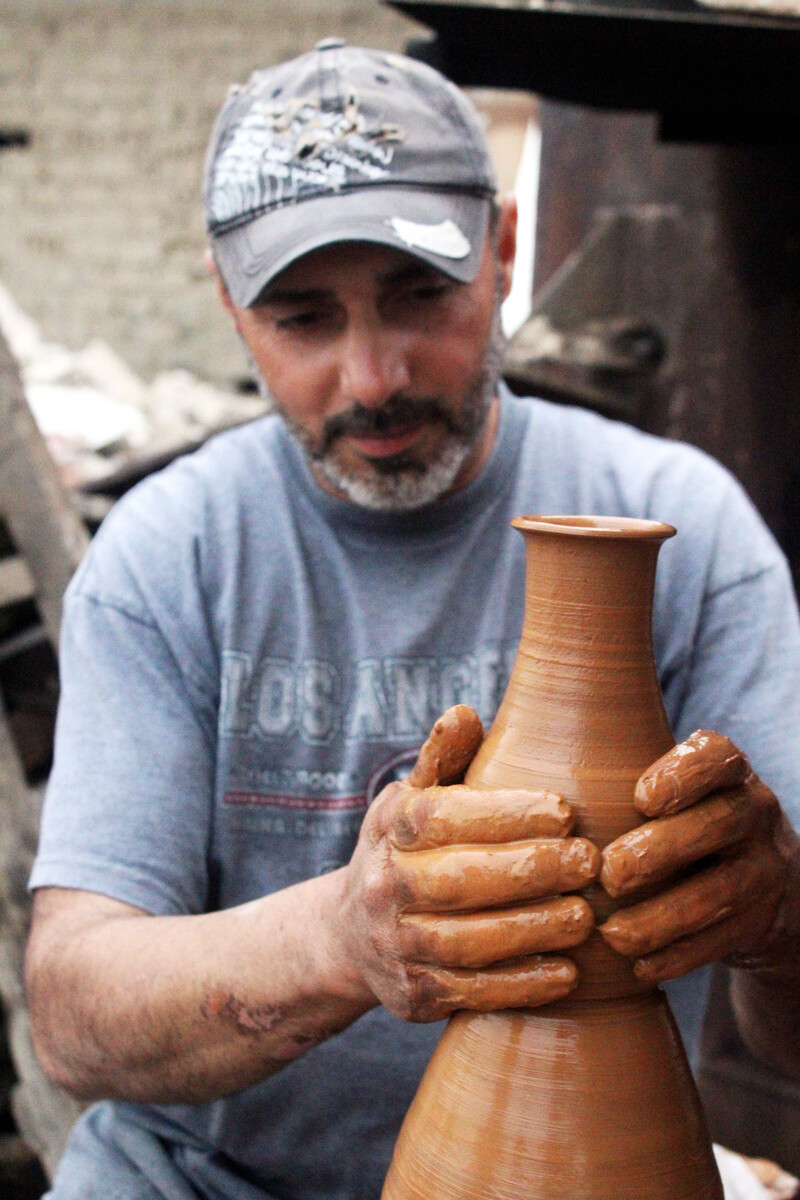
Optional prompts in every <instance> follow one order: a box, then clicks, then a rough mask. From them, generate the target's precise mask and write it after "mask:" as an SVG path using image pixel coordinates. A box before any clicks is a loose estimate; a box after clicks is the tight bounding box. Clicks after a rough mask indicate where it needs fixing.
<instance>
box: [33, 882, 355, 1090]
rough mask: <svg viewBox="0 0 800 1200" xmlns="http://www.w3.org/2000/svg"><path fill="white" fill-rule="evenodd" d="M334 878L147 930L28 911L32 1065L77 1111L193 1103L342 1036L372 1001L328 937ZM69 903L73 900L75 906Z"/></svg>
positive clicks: (135, 923)
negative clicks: (76, 1102) (109, 1102)
mask: <svg viewBox="0 0 800 1200" xmlns="http://www.w3.org/2000/svg"><path fill="white" fill-rule="evenodd" d="M340 877H341V872H333V873H331V874H330V875H327V876H322V877H320V878H317V879H313V880H309V881H307V882H304V883H302V884H298V885H296V886H295V887H292V888H288V889H286V890H285V891H281V892H278V893H275V894H273V895H270V896H267V897H264V898H263V899H260V900H257V901H254V902H252V903H250V904H246V905H243V906H241V907H239V908H234V909H230V910H227V911H223V912H218V913H210V914H206V915H202V916H186V917H153V916H149V915H144V914H139V913H138V911H137V910H135V909H130V908H128V906H126V905H119V904H117V903H116V902H115V901H112V900H104V898H102V897H97V896H88V897H87V903H86V904H85V905H81V903H80V902H78V904H77V906H76V905H75V904H72V905H71V908H70V912H69V915H68V919H66V920H64V921H62V922H61V924H60V925H59V926H58V928H57V935H58V936H57V938H56V939H55V940H54V938H53V931H52V924H51V927H50V930H49V931H48V936H47V938H46V939H45V938H39V937H37V923H38V924H40V925H44V926H45V927H46V926H47V924H48V913H47V908H48V904H50V903H52V902H56V903H57V901H58V897H59V893H58V890H53V891H52V892H48V891H45V892H44V893H41V894H40V895H39V896H38V897H37V907H38V908H39V909H40V910H43V911H40V912H39V914H38V917H37V922H35V924H34V933H33V936H32V938H31V945H30V948H29V955H28V964H27V981H28V991H29V999H30V1005H31V1019H32V1029H33V1033H34V1038H35V1041H36V1046H37V1051H38V1053H39V1056H40V1058H41V1059H42V1061H43V1064H44V1066H45V1068H46V1070H47V1072H48V1074H50V1075H51V1076H52V1077H53V1078H54V1079H55V1080H56V1081H57V1082H58V1083H60V1084H61V1085H62V1086H63V1087H65V1088H66V1090H68V1091H69V1092H71V1093H72V1094H73V1095H77V1096H79V1097H80V1098H82V1099H95V1098H100V1097H114V1098H124V1099H128V1100H141V1101H150V1102H160V1103H177V1102H189V1103H198V1102H202V1101H206V1100H210V1099H214V1098H216V1097H218V1096H221V1095H224V1094H226V1093H229V1092H232V1091H236V1090H239V1089H241V1088H244V1087H247V1086H249V1085H251V1084H254V1083H256V1082H257V1081H258V1080H260V1079H262V1078H264V1077H266V1076H268V1075H271V1074H273V1073H275V1072H276V1071H278V1070H280V1069H281V1068H282V1067H283V1066H284V1065H285V1064H286V1063H287V1062H289V1061H291V1060H292V1059H294V1058H296V1057H298V1056H299V1055H301V1054H303V1053H304V1052H305V1051H307V1050H308V1049H310V1048H311V1047H312V1046H314V1045H317V1044H318V1043H320V1042H322V1041H325V1040H326V1039H327V1038H328V1037H331V1036H332V1035H333V1034H335V1033H338V1032H339V1031H340V1030H342V1029H344V1028H345V1027H346V1026H347V1025H349V1024H350V1023H351V1022H352V1021H354V1020H355V1019H357V1018H358V1017H359V1016H360V1015H361V1014H362V1013H364V1012H365V1011H366V1010H367V1009H368V1008H370V1007H372V1006H373V1005H374V1003H375V999H374V997H373V996H372V994H371V993H370V992H369V990H368V989H367V987H366V985H365V984H364V983H363V981H362V979H361V978H360V976H359V975H358V974H357V972H355V970H353V969H352V968H351V966H350V965H349V963H348V962H347V959H346V956H345V955H344V954H343V953H342V952H341V950H340V948H339V943H338V941H337V939H336V937H335V935H334V934H333V933H332V930H333V928H334V926H335V917H336V915H337V913H338V912H339V911H340V910H341V906H342V895H341V878H340ZM72 897H73V900H74V899H75V898H76V897H77V898H80V897H81V893H77V894H76V893H73V894H72Z"/></svg>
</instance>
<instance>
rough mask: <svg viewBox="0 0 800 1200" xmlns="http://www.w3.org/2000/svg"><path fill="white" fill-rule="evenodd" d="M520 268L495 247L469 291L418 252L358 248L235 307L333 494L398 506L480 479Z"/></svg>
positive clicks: (346, 247)
mask: <svg viewBox="0 0 800 1200" xmlns="http://www.w3.org/2000/svg"><path fill="white" fill-rule="evenodd" d="M512 241H513V235H512ZM512 255H513V251H512ZM507 274H508V273H507V272H506V271H505V269H504V263H503V261H502V254H500V255H498V252H496V250H495V248H494V246H492V245H488V244H487V248H486V251H485V254H484V259H483V263H482V265H481V269H480V271H479V273H478V276H477V277H476V279H475V280H474V281H473V282H472V283H470V284H459V283H455V282H454V281H452V280H451V279H449V278H448V277H447V276H445V275H442V274H441V273H440V272H438V271H436V270H435V269H433V268H432V267H429V266H426V265H425V264H422V263H420V262H419V261H418V260H417V259H414V258H412V257H411V256H410V255H406V254H403V253H401V252H399V251H396V250H393V249H391V248H389V247H385V246H378V245H371V244H368V243H362V242H350V243H341V244H337V245H333V246H329V247H325V248H324V249H321V250H318V251H315V252H313V253H311V254H309V255H307V256H306V257H304V258H302V259H300V260H298V261H297V262H296V263H294V264H292V265H291V266H290V267H288V268H287V269H286V270H285V271H283V272H282V273H281V274H280V275H279V276H278V277H277V278H276V279H275V280H273V282H272V284H270V286H269V287H268V288H267V290H266V292H265V293H264V294H263V295H262V297H261V298H260V300H259V303H258V304H257V305H255V306H253V307H252V308H249V309H241V308H235V307H233V306H231V305H230V301H228V306H229V307H230V308H231V310H232V313H233V316H234V320H235V322H236V325H237V328H238V330H239V332H240V334H241V336H242V338H243V340H244V342H245V345H246V347H247V349H248V351H249V353H250V355H251V357H252V360H253V363H254V365H255V367H256V369H257V371H258V372H259V374H260V375H261V377H262V379H263V381H264V384H265V385H266V387H267V389H268V391H269V394H270V396H271V398H272V399H273V401H274V403H275V406H276V408H277V409H278V410H279V412H280V413H281V414H282V415H283V417H284V419H285V420H286V422H287V424H288V425H289V427H290V429H291V430H292V431H293V432H294V433H295V435H296V436H297V437H298V439H299V440H300V442H301V443H302V445H303V447H304V449H305V451H306V453H307V454H308V456H309V459H310V461H311V464H312V468H313V469H314V472H315V474H316V476H317V478H318V480H319V481H320V483H321V484H322V486H323V487H325V488H326V490H328V491H330V492H332V493H334V494H338V495H344V496H346V497H347V498H348V499H350V500H352V501H354V502H355V503H358V504H361V505H364V506H365V507H369V508H378V509H386V510H395V511H398V510H403V509H412V508H417V507H419V506H420V505H422V504H426V503H428V502H430V501H431V500H435V499H437V498H439V497H440V496H443V495H446V494H447V493H449V492H451V491H453V490H455V489H456V488H458V487H461V486H463V485H464V484H465V483H466V482H468V481H469V479H471V478H472V477H473V476H474V475H475V474H477V472H478V471H479V470H480V467H481V466H482V465H483V462H484V461H485V459H486V457H487V456H488V452H489V449H490V448H491V442H492V439H493V434H494V424H493V421H487V417H488V415H489V413H490V410H491V408H492V402H493V399H494V396H495V388H496V383H497V376H498V372H499V359H500V349H501V342H502V339H501V334H500V327H499V304H500V300H501V299H502V296H503V294H504V292H505V290H506V287H507Z"/></svg>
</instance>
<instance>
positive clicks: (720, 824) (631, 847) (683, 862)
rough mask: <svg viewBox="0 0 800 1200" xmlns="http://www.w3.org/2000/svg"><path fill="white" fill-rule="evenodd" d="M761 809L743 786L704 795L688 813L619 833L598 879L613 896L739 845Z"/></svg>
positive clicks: (657, 880)
mask: <svg viewBox="0 0 800 1200" xmlns="http://www.w3.org/2000/svg"><path fill="white" fill-rule="evenodd" d="M760 818H761V812H760V809H759V807H758V806H757V805H755V804H754V803H753V802H752V797H751V795H750V793H749V791H748V790H747V789H746V788H744V787H737V788H731V789H729V790H728V791H727V792H722V793H721V794H719V795H715V796H712V797H711V798H710V799H708V800H701V801H700V802H699V803H698V804H696V805H695V806H694V807H693V808H689V809H687V810H686V811H685V812H679V813H675V815H674V816H671V817H658V818H657V819H656V820H655V821H648V822H647V823H646V824H644V825H639V826H638V827H637V828H636V829H632V830H631V831H630V833H625V834H623V835H622V837H619V838H617V840H616V841H614V842H612V843H611V845H610V846H606V848H605V850H604V851H603V867H602V870H601V872H600V882H601V883H602V885H603V887H604V888H605V890H606V891H607V892H608V894H609V896H613V897H614V898H615V899H616V898H617V897H619V896H627V895H630V894H632V893H634V892H637V891H640V890H641V889H643V888H648V887H652V886H653V885H654V884H657V883H660V882H662V881H663V880H664V879H668V878H669V876H670V875H673V874H675V872H677V871H680V870H682V869H683V868H684V867H687V866H689V865H690V864H691V863H694V862H698V861H699V860H700V859H701V858H705V856H706V855H708V854H714V853H716V852H717V851H719V850H724V849H726V848H727V847H729V846H732V845H735V844H736V843H737V842H739V841H741V840H742V838H743V837H746V836H747V834H749V833H750V832H752V830H753V829H754V828H755V827H756V825H757V823H758V821H759V820H760Z"/></svg>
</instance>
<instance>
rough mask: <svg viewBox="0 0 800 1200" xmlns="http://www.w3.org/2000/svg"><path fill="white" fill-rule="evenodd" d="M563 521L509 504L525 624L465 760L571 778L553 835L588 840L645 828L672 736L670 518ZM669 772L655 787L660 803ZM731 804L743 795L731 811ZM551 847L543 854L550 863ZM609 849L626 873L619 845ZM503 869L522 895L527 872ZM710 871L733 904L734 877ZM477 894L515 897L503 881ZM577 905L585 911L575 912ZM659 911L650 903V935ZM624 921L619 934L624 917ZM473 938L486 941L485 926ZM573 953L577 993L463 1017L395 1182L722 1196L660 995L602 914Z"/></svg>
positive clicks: (469, 884)
mask: <svg viewBox="0 0 800 1200" xmlns="http://www.w3.org/2000/svg"><path fill="white" fill-rule="evenodd" d="M569 520H570V519H569V518H552V519H548V520H547V522H546V523H545V524H546V526H547V527H546V528H543V527H542V525H541V524H540V523H539V522H537V521H536V519H533V518H530V519H529V518H522V519H520V521H519V522H515V524H517V525H518V527H520V528H521V529H522V531H523V532H524V533H525V536H526V542H527V554H528V571H527V591H526V612H525V622H524V627H523V633H522V637H521V640H520V646H519V652H518V656H517V660H516V663H515V666H514V670H513V672H512V676H511V679H510V682H509V685H508V690H507V692H506V695H505V698H504V700H503V703H502V705H501V707H500V710H499V712H498V715H497V718H496V720H495V722H494V724H493V726H492V728H491V729H490V730H489V732H488V734H487V735H486V737H485V739H484V741H483V743H482V744H481V746H480V749H479V750H478V752H477V754H476V756H475V758H474V760H473V762H472V765H471V766H470V768H469V770H468V772H467V775H466V778H465V782H466V784H467V785H468V786H469V787H470V788H474V789H477V790H479V791H493V792H494V791H495V790H496V789H506V791H507V792H508V794H515V793H516V792H518V791H523V792H525V791H529V792H531V793H536V794H537V795H541V794H542V793H545V794H546V793H556V794H557V795H560V796H562V797H563V798H564V799H565V800H567V801H568V802H569V805H570V807H571V809H572V811H573V812H574V814H575V824H574V827H573V829H572V831H571V834H564V833H561V834H560V835H559V837H558V838H557V839H555V844H558V845H560V846H561V847H562V853H563V845H564V842H565V841H566V842H567V843H570V842H571V843H573V844H574V845H575V846H576V847H583V846H585V845H586V844H587V842H585V841H584V839H588V841H589V842H590V843H592V844H594V845H595V846H597V847H599V848H600V849H601V850H602V849H603V848H605V847H606V846H608V845H609V844H610V843H611V842H614V841H615V840H616V839H617V838H619V837H620V836H621V835H625V834H627V835H628V836H629V837H635V831H636V830H637V829H638V827H639V826H640V825H641V824H642V820H643V817H642V813H641V812H640V811H638V810H637V806H636V804H635V803H634V793H635V789H636V784H637V781H638V780H639V777H640V776H641V775H642V773H643V772H644V771H645V770H646V768H647V767H648V766H649V764H651V763H653V762H654V761H655V760H656V759H658V758H660V757H661V756H663V755H665V754H667V753H668V752H669V751H670V749H671V748H672V746H673V738H672V733H671V730H670V728H669V724H668V721H667V717H666V714H665V712H664V708H663V703H662V700H661V693H660V689H659V686H658V680H657V676H656V670H655V664H654V661H653V653H652V644H651V614H652V594H653V583H654V576H655V565H656V557H657V554H658V548H659V545H660V542H661V541H663V539H664V538H665V537H667V536H670V535H671V533H672V530H671V529H669V527H666V526H657V525H655V524H653V523H647V522H631V521H628V522H625V521H619V522H615V520H614V519H601V520H600V522H599V526H598V524H597V523H593V521H592V519H587V518H582V519H580V525H579V527H578V528H577V529H576V530H574V531H573V530H570V528H569V527H568V522H569ZM553 523H556V526H557V527H556V528H553ZM708 752H709V753H710V754H712V755H713V754H716V755H718V754H719V752H720V748H719V747H718V746H716V745H713V744H711V745H710V746H709V751H708ZM736 769H738V768H736ZM699 774H700V775H702V769H701V770H700V771H699ZM732 782H735V780H733V781H732ZM664 786H665V785H663V784H661V785H660V788H659V789H656V790H657V791H659V795H658V796H657V797H656V799H655V800H654V801H653V799H652V797H650V800H649V801H646V802H651V801H652V802H653V803H655V804H662V803H664V801H663V799H662V796H661V794H660V792H661V789H663V788H664ZM645 791H647V785H646V784H645ZM666 791H667V793H668V792H669V788H668V787H667V788H666ZM669 800H670V797H669V795H667V798H666V803H667V804H668V803H669ZM714 802H715V801H714V800H711V801H709V803H714ZM680 815H681V816H685V815H687V814H680ZM667 819H672V818H667ZM736 819H737V804H736V799H735V795H734V796H731V795H730V794H729V795H728V796H726V798H725V800H724V802H723V803H722V806H721V808H720V813H719V821H720V823H721V824H723V825H729V824H730V823H731V822H735V821H736ZM631 831H634V832H633V833H632V832H631ZM700 836H701V835H700V834H699V833H698V838H699V837H700ZM486 849H487V848H486V847H484V848H483V850H484V851H486ZM507 852H508V853H510V854H511V855H512V856H513V854H514V850H513V847H511V848H507ZM548 852H549V851H548V849H547V848H546V847H545V848H544V849H543V850H542V852H541V853H542V860H541V862H537V863H536V869H540V868H541V869H543V870H545V871H546V865H547V855H548ZM423 853H429V854H431V855H434V856H435V855H436V854H437V853H438V851H437V850H435V849H431V850H429V851H427V852H423ZM582 854H583V851H582V850H580V851H579V852H578V857H579V858H580V856H581V855H582ZM523 860H525V862H530V859H529V858H527V856H526V855H523V856H521V859H520V864H519V866H520V870H523V871H524V869H525V866H524V865H523ZM432 861H433V860H432ZM612 867H613V870H616V872H617V874H618V875H619V876H620V878H621V879H622V880H623V887H624V878H625V853H624V848H623V853H621V855H620V858H619V861H618V862H616V863H615V864H612ZM613 870H612V873H613ZM655 870H656V873H657V871H658V866H657V865H656V868H655ZM561 878H562V881H563V876H561ZM543 880H544V876H543ZM462 883H463V884H465V885H466V888H465V890H464V892H463V895H464V898H465V899H466V896H467V895H468V894H469V893H470V890H471V889H472V888H473V887H477V888H479V889H480V888H482V887H483V886H484V881H482V880H481V879H480V878H478V877H469V878H466V877H465V879H464V880H463V881H461V882H459V881H457V880H455V879H453V880H450V881H448V882H447V885H446V887H445V892H446V898H447V902H448V903H452V901H453V898H454V897H456V898H458V896H459V895H460V894H461V893H460V892H459V888H460V887H461V886H462ZM505 886H507V887H508V888H509V897H508V901H507V902H513V901H512V896H511V894H510V893H511V892H513V886H512V885H510V884H507V885H505ZM543 886H544V882H543ZM714 886H715V887H716V888H717V891H718V893H719V897H720V903H724V894H725V889H726V883H725V879H724V878H722V879H719V880H717V881H716V882H715V885H714ZM492 888H494V882H493V883H492ZM444 894H445V893H443V898H444ZM562 899H563V900H565V901H566V900H569V899H570V898H569V897H563V898H562ZM579 899H583V900H584V903H585V904H586V905H587V908H589V909H590V910H591V913H592V915H593V918H594V919H595V920H596V921H597V922H598V923H605V926H606V927H607V926H608V924H609V922H613V921H614V920H615V908H616V903H615V900H614V899H613V898H612V897H610V896H609V895H608V893H607V892H606V891H605V890H604V889H603V888H601V887H600V886H598V885H597V884H595V885H593V886H590V887H589V888H587V889H586V890H585V893H584V896H583V897H580V898H579ZM482 900H485V901H486V902H487V903H492V902H494V903H498V902H500V903H502V902H504V901H503V899H502V898H501V897H499V895H498V892H497V891H496V890H494V891H492V892H491V897H490V896H489V894H488V893H487V894H486V895H483V894H482ZM541 903H542V904H546V903H548V898H547V897H546V896H545V895H544V894H543V898H542V901H541ZM622 916H623V914H622V913H619V914H617V918H619V919H621V918H622ZM493 919H494V920H495V921H496V920H497V917H496V915H493ZM539 919H540V920H542V921H544V920H545V918H544V917H541V918H539ZM575 919H576V920H578V921H580V920H586V919H588V914H587V913H586V911H585V910H584V912H583V914H581V913H579V912H578V911H576V913H575ZM431 920H432V921H433V922H435V920H436V918H435V915H434V916H433V917H432V918H431ZM514 920H515V918H514V917H513V916H512V917H511V918H510V923H511V924H512V927H513V921H514ZM645 925H646V922H645ZM657 925H658V921H657V920H656V919H655V918H654V921H653V927H654V928H653V935H652V936H653V937H656V938H658V937H659V936H660V934H659V931H658V929H657ZM612 928H613V926H612ZM617 934H618V936H619V937H624V926H623V933H620V932H619V930H617ZM472 948H474V949H475V951H476V960H477V958H479V957H480V951H481V949H482V948H483V947H482V941H481V936H479V935H478V934H476V935H475V937H474V938H473V939H472V945H471V949H472ZM568 957H569V959H571V960H572V961H573V963H574V965H575V966H576V967H577V969H578V972H579V982H578V984H577V987H576V988H575V989H574V990H573V991H572V992H570V994H569V995H567V996H565V997H564V998H562V999H560V1000H557V1001H555V1002H554V1003H552V1004H549V1005H546V1006H544V1007H541V1008H537V1009H535V1010H534V1009H529V1010H516V1011H515V1010H514V1008H513V1000H511V998H510V997H511V993H510V992H507V993H505V996H504V998H503V1002H504V1003H505V1004H506V1005H507V1006H508V1011H499V1012H492V1013H482V1014H471V1013H466V1012H462V1013H458V1014H456V1016H455V1017H454V1018H453V1019H452V1020H451V1021H450V1023H449V1025H448V1027H447V1030H446V1032H445V1034H444V1036H443V1038H442V1041H441V1043H440V1046H439V1048H438V1050H437V1052H436V1055H435V1056H434V1059H433V1060H432V1062H431V1065H430V1067H429V1069H428V1071H427V1072H426V1075H425V1078H424V1080H423V1082H422V1085H421V1087H420V1090H419V1092H418V1095H417V1097H416V1099H415V1101H414V1103H413V1104H412V1106H411V1109H410V1110H409V1113H408V1116H407V1118H406V1122H405V1124H404V1126H403V1130H402V1132H401V1135H400V1139H399V1141H398V1145H397V1148H396V1151H395V1156H394V1159H393V1162H392V1165H391V1167H390V1170H389V1174H388V1176H387V1180H386V1184H385V1187H384V1192H383V1200H431V1198H432V1197H434V1196H435V1197H436V1200H512V1198H513V1200H519V1198H520V1197H522V1196H524V1197H525V1200H556V1198H558V1200H564V1198H565V1197H566V1198H568V1200H626V1198H629V1200H634V1198H636V1200H721V1198H722V1190H721V1185H720V1183H719V1177H718V1174H717V1171H716V1167H715V1165H714V1161H713V1156H712V1154H711V1149H710V1143H709V1140H708V1137H707V1134H706V1131H705V1128H704V1125H703V1119H702V1114H701V1110H700V1105H699V1100H698V1098H697V1094H696V1091H695V1088H694V1084H693V1081H692V1078H691V1073H690V1071H689V1068H688V1065H687V1063H686V1059H685V1055H684V1052H683V1048H682V1046H681V1044H680V1039H679V1038H678V1036H677V1033H676V1031H675V1027H674V1023H673V1022H672V1019H671V1016H670V1014H669V1011H668V1008H667V1005H666V1001H665V1000H664V998H663V997H662V995H661V994H660V993H658V992H654V991H653V989H652V987H651V986H650V985H649V984H648V983H647V982H642V981H640V980H638V979H637V978H636V976H635V974H634V971H633V968H632V966H631V964H630V962H629V960H627V959H625V958H623V957H622V956H621V955H620V954H619V953H617V951H616V950H615V949H614V948H613V946H612V945H610V944H609V943H608V942H607V941H606V940H605V939H604V938H603V937H601V935H600V934H599V933H598V932H597V931H595V932H593V933H592V934H591V936H590V937H589V939H588V940H587V941H585V942H583V943H582V944H576V948H575V949H570V950H568ZM551 961H552V960H551Z"/></svg>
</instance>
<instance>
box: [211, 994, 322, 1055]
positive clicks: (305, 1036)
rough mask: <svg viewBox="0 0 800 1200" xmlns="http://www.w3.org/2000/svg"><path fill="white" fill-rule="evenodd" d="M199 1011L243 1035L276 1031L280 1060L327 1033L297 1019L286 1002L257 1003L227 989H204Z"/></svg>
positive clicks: (312, 1044) (310, 1044)
mask: <svg viewBox="0 0 800 1200" xmlns="http://www.w3.org/2000/svg"><path fill="white" fill-rule="evenodd" d="M200 1011H201V1013H202V1015H203V1016H204V1017H205V1018H206V1020H209V1021H212V1020H220V1021H224V1022H225V1023H226V1024H229V1025H233V1026H235V1028H236V1029H237V1031H238V1032H239V1033H241V1034H243V1035H244V1036H245V1037H251V1038H257V1037H260V1036H261V1035H262V1034H265V1033H275V1032H276V1031H277V1033H278V1035H279V1044H278V1045H277V1046H276V1047H275V1051H274V1057H275V1058H276V1059H279V1060H282V1059H285V1058H293V1057H295V1055H297V1054H301V1053H302V1052H303V1051H304V1050H310V1049H311V1048H312V1047H313V1046H318V1045H319V1044H320V1042H324V1041H325V1040H326V1038H327V1037H328V1036H329V1033H328V1031H322V1030H320V1029H315V1028H313V1027H312V1026H310V1025H309V1024H308V1022H303V1021H299V1020H298V1019H297V1014H295V1013H293V1012H292V1011H291V1009H289V1008H287V1007H286V1006H285V1005H280V1004H264V1005H260V1006H258V1007H256V1006H254V1005H250V1004H246V1003H245V1002H244V1001H243V1000H240V999H239V998H238V997H237V996H234V995H233V994H232V993H228V992H222V991H209V992H207V993H206V997H205V1000H204V1001H203V1004H202V1008H201V1010H200ZM282 1026H283V1027H284V1028H281V1027H282Z"/></svg>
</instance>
